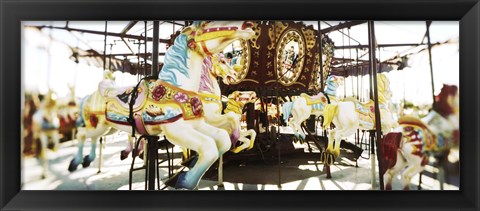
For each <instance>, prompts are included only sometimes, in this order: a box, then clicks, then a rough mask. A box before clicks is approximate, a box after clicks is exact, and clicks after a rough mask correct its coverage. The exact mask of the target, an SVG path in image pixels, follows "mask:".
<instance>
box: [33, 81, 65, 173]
mask: <svg viewBox="0 0 480 211" xmlns="http://www.w3.org/2000/svg"><path fill="white" fill-rule="evenodd" d="M56 100H57V95H56V94H55V92H53V91H52V90H49V91H48V93H47V94H46V95H45V97H44V99H43V100H42V102H41V105H40V107H39V108H38V110H37V111H36V112H35V114H34V115H33V118H32V134H33V141H34V143H35V140H37V139H40V146H38V147H39V149H38V150H39V152H40V153H39V159H40V163H41V165H42V168H43V171H42V179H43V178H45V177H46V175H47V169H48V160H47V148H48V145H49V143H51V144H52V145H53V151H56V150H57V147H58V144H59V141H60V135H59V131H58V129H59V128H60V120H59V118H58V110H57V102H56ZM50 140H51V141H50Z"/></svg>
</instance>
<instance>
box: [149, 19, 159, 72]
mask: <svg viewBox="0 0 480 211" xmlns="http://www.w3.org/2000/svg"><path fill="white" fill-rule="evenodd" d="M159 31H160V27H159V22H158V21H153V48H152V73H151V74H152V75H158V36H159Z"/></svg>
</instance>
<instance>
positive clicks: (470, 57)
mask: <svg viewBox="0 0 480 211" xmlns="http://www.w3.org/2000/svg"><path fill="white" fill-rule="evenodd" d="M0 15H1V28H0V29H1V35H0V39H1V41H0V48H1V51H0V52H1V57H0V64H1V71H0V91H1V94H0V102H1V104H0V105H1V109H0V122H1V123H0V125H1V127H0V150H1V153H0V155H1V157H0V164H1V165H0V167H1V169H0V177H1V180H0V208H1V209H2V210H69V209H72V210H74V209H75V210H173V209H175V210H195V209H202V210H259V209H265V210H299V209H300V210H308V209H314V210H387V209H388V210H405V209H410V210H411V209H415V210H478V209H479V208H480V206H479V201H480V200H479V196H480V194H479V178H480V175H479V171H480V168H479V160H480V159H479V154H480V148H479V143H480V142H479V128H480V127H479V125H478V121H479V112H478V111H479V108H480V105H479V96H480V95H479V92H478V91H479V86H478V84H479V82H480V80H479V75H478V73H479V62H478V61H479V59H478V58H480V56H479V49H480V45H479V37H480V34H479V26H480V23H479V18H480V5H479V3H478V0H461V1H451V0H422V1H413V0H390V1H383V0H369V1H367V0H358V1H351V0H323V1H314V0H295V1H293V0H289V1H284V0H281V1H279V0H276V1H275V0H260V1H255V0H244V1H239V0H197V1H195V0H177V1H172V0H168V1H167V0H164V1H150V0H140V1H134V0H95V1H94V0H85V1H81V0H62V1H60V0H37V1H31V0H0ZM191 19H205V20H227V19H249V20H286V19H289V20H459V21H460V105H461V109H460V111H461V115H460V120H461V130H460V131H461V136H460V137H461V140H462V142H461V153H460V156H461V158H460V160H461V161H462V163H461V174H460V176H461V181H460V191H409V192H404V191H392V192H383V191H21V190H20V182H21V181H20V178H21V177H20V142H19V141H20V140H21V138H20V128H21V125H20V119H21V95H22V90H21V86H20V84H21V83H22V81H21V72H20V71H21V24H20V22H21V21H25V20H191Z"/></svg>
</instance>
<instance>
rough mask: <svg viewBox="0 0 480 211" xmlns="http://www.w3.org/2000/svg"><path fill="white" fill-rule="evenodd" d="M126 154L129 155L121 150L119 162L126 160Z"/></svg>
mask: <svg viewBox="0 0 480 211" xmlns="http://www.w3.org/2000/svg"><path fill="white" fill-rule="evenodd" d="M128 154H129V153H128V152H127V151H125V150H122V151H121V152H120V160H125V159H127V157H128Z"/></svg>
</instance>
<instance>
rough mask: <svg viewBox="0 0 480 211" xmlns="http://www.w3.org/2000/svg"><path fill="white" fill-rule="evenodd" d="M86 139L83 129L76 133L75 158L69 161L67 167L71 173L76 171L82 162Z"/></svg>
mask: <svg viewBox="0 0 480 211" xmlns="http://www.w3.org/2000/svg"><path fill="white" fill-rule="evenodd" d="M86 139H87V137H86V136H85V129H83V128H82V129H81V130H79V131H78V133H77V140H78V145H77V147H78V151H77V154H76V155H75V157H74V158H73V159H72V161H70V165H69V166H68V171H70V172H72V171H75V170H77V167H78V165H80V163H81V162H82V160H83V146H84V144H85V140H86Z"/></svg>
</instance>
